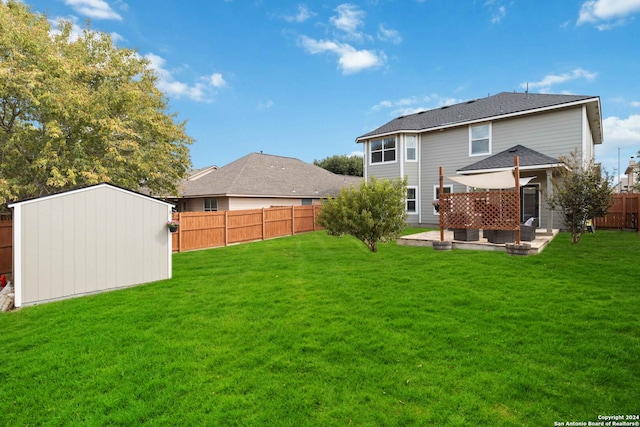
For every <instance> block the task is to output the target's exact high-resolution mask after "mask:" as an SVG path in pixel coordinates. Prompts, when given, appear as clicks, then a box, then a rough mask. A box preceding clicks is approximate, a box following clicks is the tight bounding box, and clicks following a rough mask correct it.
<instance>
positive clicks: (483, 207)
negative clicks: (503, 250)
mask: <svg viewBox="0 0 640 427" xmlns="http://www.w3.org/2000/svg"><path fill="white" fill-rule="evenodd" d="M514 164H515V170H514V182H515V188H513V189H508V190H489V191H480V192H470V193H444V174H443V169H442V167H441V168H440V199H439V203H438V205H439V206H438V211H439V213H440V241H444V229H445V228H454V229H480V228H482V229H485V230H514V231H515V232H516V243H517V244H520V161H519V158H518V156H515V158H514Z"/></svg>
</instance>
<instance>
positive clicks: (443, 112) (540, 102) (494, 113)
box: [356, 92, 602, 144]
mask: <svg viewBox="0 0 640 427" xmlns="http://www.w3.org/2000/svg"><path fill="white" fill-rule="evenodd" d="M591 102H593V103H594V106H592V107H591V108H590V110H589V111H588V114H589V116H590V117H589V121H590V122H592V123H595V124H597V125H598V126H597V128H598V129H601V126H600V123H601V113H600V107H599V105H600V100H599V97H597V96H584V95H553V94H533V93H516V92H502V93H499V94H497V95H493V96H488V97H486V98H479V99H474V100H471V101H466V102H462V103H459V104H455V105H449V106H444V107H441V108H436V109H433V110H428V111H422V112H419V113H415V114H410V115H406V116H400V117H398V118H396V119H394V120H391V121H390V122H388V123H386V124H384V125H382V126H380V127H379V128H377V129H375V130H373V131H371V132H368V133H366V134H364V135H362V136H360V137H358V138H356V141H361V140H364V139H367V138H370V137H373V136H382V135H386V134H391V133H395V132H401V131H428V130H430V129H438V128H446V127H452V126H459V125H462V124H465V123H468V122H474V121H482V120H488V119H497V118H500V117H508V116H512V115H518V114H526V113H527V112H533V111H535V110H544V109H549V108H562V107H564V106H568V105H571V104H576V103H591ZM598 129H596V130H595V131H594V139H595V143H596V144H599V143H600V142H601V141H602V135H601V133H600V131H599V130H598Z"/></svg>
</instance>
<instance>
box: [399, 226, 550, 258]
mask: <svg viewBox="0 0 640 427" xmlns="http://www.w3.org/2000/svg"><path fill="white" fill-rule="evenodd" d="M558 232H559V230H555V229H554V230H553V232H552V234H549V233H548V232H547V230H546V229H545V230H541V229H538V230H537V231H536V237H535V239H534V240H532V241H531V242H524V241H523V242H521V243H528V244H530V245H531V248H530V249H529V255H537V254H539V253H540V252H542V251H543V250H544V248H546V247H547V245H548V244H549V242H551V241H552V240H553V238H554V237H555V236H556V234H558ZM444 240H445V241H449V242H452V245H451V246H452V249H471V250H476V251H501V252H506V251H507V248H506V245H505V244H504V243H501V244H497V243H490V242H488V241H487V239H485V238H483V237H482V233H480V240H478V241H475V242H467V241H462V240H453V231H449V230H445V232H444ZM434 241H440V231H439V230H434V231H425V232H422V233H417V234H411V235H408V236H402V237H400V238H399V239H398V240H397V243H398V244H399V245H405V246H433V242H434Z"/></svg>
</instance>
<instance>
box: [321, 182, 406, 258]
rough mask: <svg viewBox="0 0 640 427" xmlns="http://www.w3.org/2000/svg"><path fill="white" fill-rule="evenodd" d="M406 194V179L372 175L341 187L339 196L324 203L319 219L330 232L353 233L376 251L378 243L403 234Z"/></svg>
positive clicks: (335, 233)
mask: <svg viewBox="0 0 640 427" xmlns="http://www.w3.org/2000/svg"><path fill="white" fill-rule="evenodd" d="M406 197H407V180H406V178H405V179H404V180H400V179H399V178H398V179H396V180H388V179H381V180H378V179H376V178H375V177H371V180H370V181H369V182H366V181H362V183H360V186H359V187H350V188H346V187H345V188H342V190H341V191H340V194H339V195H338V196H337V197H335V198H330V199H329V200H327V201H326V202H325V203H323V205H322V210H321V211H320V213H319V215H318V220H317V221H318V224H320V225H322V226H323V227H324V228H325V229H326V230H327V233H328V234H329V235H331V236H342V235H343V234H348V235H351V236H354V237H355V238H357V239H359V240H360V241H362V242H363V243H364V244H365V245H367V247H368V248H369V249H370V250H371V251H372V252H377V250H378V242H388V241H392V240H396V239H397V238H398V237H400V234H401V232H402V230H403V229H404V227H405V221H406V219H407V211H406V206H405V201H406Z"/></svg>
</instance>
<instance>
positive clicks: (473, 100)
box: [466, 99, 476, 104]
mask: <svg viewBox="0 0 640 427" xmlns="http://www.w3.org/2000/svg"><path fill="white" fill-rule="evenodd" d="M474 102H476V100H475V99H472V100H471V101H467V102H466V104H473V103H474Z"/></svg>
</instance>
